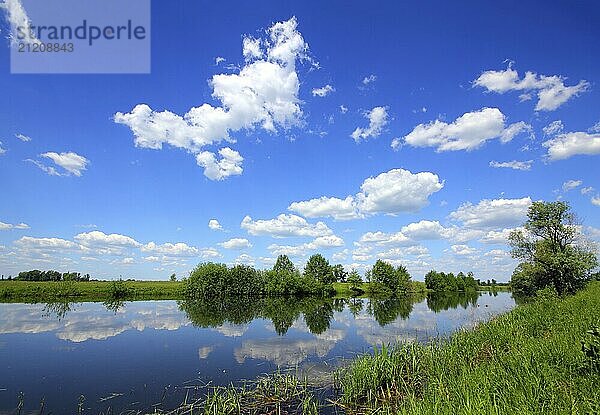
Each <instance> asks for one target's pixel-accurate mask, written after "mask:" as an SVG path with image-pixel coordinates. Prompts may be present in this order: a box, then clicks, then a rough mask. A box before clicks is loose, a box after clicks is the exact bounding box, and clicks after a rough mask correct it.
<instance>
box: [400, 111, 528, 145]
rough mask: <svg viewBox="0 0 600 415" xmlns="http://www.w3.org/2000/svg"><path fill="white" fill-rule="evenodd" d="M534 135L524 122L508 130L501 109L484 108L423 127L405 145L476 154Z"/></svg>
mask: <svg viewBox="0 0 600 415" xmlns="http://www.w3.org/2000/svg"><path fill="white" fill-rule="evenodd" d="M531 131H532V129H531V126H530V125H528V124H526V123H524V122H522V121H521V122H517V123H514V124H511V125H509V126H508V127H506V117H505V115H504V114H502V112H501V111H500V110H499V109H498V108H483V109H481V110H479V111H473V112H467V113H465V114H463V115H461V116H460V117H458V118H457V119H456V120H455V121H454V122H452V123H450V124H448V123H446V122H444V121H441V120H439V119H438V120H435V121H432V122H430V123H428V124H419V125H417V126H416V127H415V128H414V129H413V130H412V131H411V132H410V133H409V134H408V135H406V136H405V137H404V142H405V143H406V144H408V145H411V146H413V147H435V148H436V151H438V152H441V151H458V150H466V151H472V150H475V149H477V148H479V147H481V146H482V145H483V144H484V143H485V142H486V141H489V140H493V139H500V141H501V142H502V143H507V142H509V141H511V140H512V139H513V138H514V137H515V136H516V135H517V134H520V133H522V132H529V133H531Z"/></svg>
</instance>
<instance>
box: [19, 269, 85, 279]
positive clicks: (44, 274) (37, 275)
mask: <svg viewBox="0 0 600 415" xmlns="http://www.w3.org/2000/svg"><path fill="white" fill-rule="evenodd" d="M9 279H10V277H9ZM14 279H15V280H17V281H89V280H90V274H85V275H81V274H80V273H79V272H63V273H61V272H58V271H52V270H50V271H40V270H38V269H34V270H31V271H23V272H19V275H17V276H16V277H15V278H14Z"/></svg>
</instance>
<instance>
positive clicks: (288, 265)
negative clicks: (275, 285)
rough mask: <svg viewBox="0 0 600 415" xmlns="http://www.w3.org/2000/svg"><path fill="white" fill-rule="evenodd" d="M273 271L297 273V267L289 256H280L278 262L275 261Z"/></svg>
mask: <svg viewBox="0 0 600 415" xmlns="http://www.w3.org/2000/svg"><path fill="white" fill-rule="evenodd" d="M273 271H275V272H281V271H286V272H294V271H296V267H295V266H294V263H293V262H292V261H291V260H290V258H289V257H288V256H287V255H279V256H278V257H277V261H275V265H274V266H273Z"/></svg>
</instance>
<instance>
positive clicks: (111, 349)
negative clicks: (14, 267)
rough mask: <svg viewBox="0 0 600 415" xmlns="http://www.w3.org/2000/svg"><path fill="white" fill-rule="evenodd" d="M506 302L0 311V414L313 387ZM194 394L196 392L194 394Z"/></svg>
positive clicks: (447, 299) (474, 298)
mask: <svg viewBox="0 0 600 415" xmlns="http://www.w3.org/2000/svg"><path fill="white" fill-rule="evenodd" d="M514 305H515V301H514V299H513V297H512V295H511V294H510V293H506V292H499V293H494V294H491V293H473V294H470V295H466V294H443V295H439V294H436V295H432V294H430V295H429V296H424V295H421V296H416V297H410V298H406V299H327V300H323V299H306V298H305V299H287V298H278V299H237V300H229V301H219V302H215V303H201V302H183V301H136V302H126V303H118V302H117V303H94V302H85V303H53V304H44V303H39V304H21V303H4V304H0V414H3V413H12V411H14V410H15V408H17V407H18V406H19V405H21V406H22V409H23V410H22V413H32V412H31V411H34V410H35V411H39V409H40V406H41V402H42V400H43V405H44V413H49V412H52V413H78V410H83V412H84V413H93V414H97V413H120V412H123V411H126V410H147V411H149V410H151V409H152V408H153V405H157V406H156V407H158V408H163V409H164V408H166V409H170V408H173V407H175V406H177V405H178V404H179V403H181V402H182V401H183V399H184V398H185V395H186V393H188V394H189V393H193V392H195V393H204V391H205V389H203V386H204V385H206V384H208V383H210V384H212V385H226V384H229V383H232V382H233V383H239V382H241V381H243V380H244V379H253V378H255V377H256V376H258V375H260V374H263V373H268V372H272V371H275V370H277V368H282V369H286V368H295V370H299V371H300V372H301V373H304V374H306V375H307V376H309V378H310V379H312V380H313V381H315V382H320V381H323V382H325V381H326V379H327V378H328V377H329V376H328V374H330V373H331V370H332V368H334V367H335V366H336V365H338V364H340V362H341V361H343V359H344V358H351V357H352V356H355V355H356V354H359V353H363V352H368V351H371V350H372V348H373V346H374V345H377V344H391V343H395V342H407V341H419V342H426V341H428V340H430V339H432V338H435V337H438V336H447V335H449V334H450V333H452V332H454V331H456V330H457V329H459V328H462V327H472V326H473V325H475V324H476V323H477V322H479V321H483V320H486V319H489V318H490V317H492V316H494V315H497V314H499V313H503V312H505V311H507V310H509V309H511V308H512V307H514ZM198 390H200V392H198Z"/></svg>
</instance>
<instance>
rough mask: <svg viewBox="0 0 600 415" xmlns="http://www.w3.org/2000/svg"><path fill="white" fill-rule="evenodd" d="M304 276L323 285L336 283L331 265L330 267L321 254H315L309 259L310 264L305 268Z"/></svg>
mask: <svg viewBox="0 0 600 415" xmlns="http://www.w3.org/2000/svg"><path fill="white" fill-rule="evenodd" d="M304 275H305V276H306V277H308V278H313V279H315V280H316V281H318V282H320V283H323V284H331V283H334V282H335V277H334V275H333V273H332V271H331V265H329V261H327V260H326V259H325V257H323V255H321V254H314V255H311V257H310V258H308V262H307V263H306V266H305V267H304Z"/></svg>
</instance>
